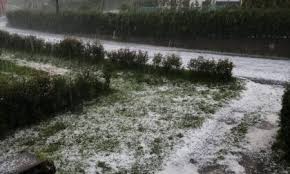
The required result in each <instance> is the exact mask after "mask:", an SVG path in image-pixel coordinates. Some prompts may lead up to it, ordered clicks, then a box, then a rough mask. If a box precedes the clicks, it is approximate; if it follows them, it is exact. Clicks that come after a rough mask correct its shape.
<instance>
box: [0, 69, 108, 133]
mask: <svg viewBox="0 0 290 174" xmlns="http://www.w3.org/2000/svg"><path fill="white" fill-rule="evenodd" d="M0 77H1V78H0V137H2V136H4V135H5V134H6V133H7V132H9V131H11V130H15V129H16V128H19V127H23V126H27V125H29V124H32V123H36V122H39V121H41V120H44V119H47V118H49V117H51V116H53V114H55V113H57V112H61V111H66V110H73V109H75V108H77V107H76V106H79V105H81V104H82V102H83V101H84V100H90V99H92V98H93V97H96V96H97V95H99V94H101V93H102V92H104V91H105V90H107V89H108V84H107V82H105V83H103V82H100V80H98V78H97V77H96V76H95V75H94V74H93V73H90V72H89V71H87V72H84V73H80V74H78V75H76V77H75V78H73V79H65V78H64V77H61V76H53V77H51V76H49V75H45V74H38V75H34V76H33V77H30V78H23V79H22V80H15V79H7V78H10V77H9V76H7V77H6V78H5V77H3V76H2V74H0ZM106 79H107V78H106ZM5 81H6V82H8V81H10V82H9V83H4V82H5Z"/></svg>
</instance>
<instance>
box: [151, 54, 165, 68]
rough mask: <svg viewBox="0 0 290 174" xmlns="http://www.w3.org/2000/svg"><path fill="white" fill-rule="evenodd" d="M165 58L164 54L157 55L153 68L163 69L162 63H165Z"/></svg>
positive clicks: (153, 61)
mask: <svg viewBox="0 0 290 174" xmlns="http://www.w3.org/2000/svg"><path fill="white" fill-rule="evenodd" d="M163 59H164V57H163V55H162V54H160V53H158V54H155V55H154V57H153V60H152V63H153V66H154V67H161V63H162V61H163Z"/></svg>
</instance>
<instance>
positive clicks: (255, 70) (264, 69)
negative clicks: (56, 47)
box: [0, 17, 290, 84]
mask: <svg viewBox="0 0 290 174" xmlns="http://www.w3.org/2000/svg"><path fill="white" fill-rule="evenodd" d="M6 24H7V21H6V18H4V17H1V18H0V30H5V31H8V32H10V33H17V34H20V35H25V36H26V35H33V36H36V37H38V38H42V39H44V40H46V41H49V42H57V41H59V40H61V39H63V38H65V37H67V35H63V34H50V33H44V32H38V31H32V30H22V29H16V28H11V27H7V26H6ZM77 38H78V39H81V40H83V41H84V42H91V41H94V40H95V39H89V38H84V37H77ZM99 41H100V43H101V44H102V45H103V46H104V48H105V50H106V51H112V50H117V49H120V48H129V49H130V50H142V51H147V52H148V55H149V56H150V57H152V56H154V54H156V53H161V54H164V55H168V54H177V55H179V56H180V57H181V58H182V61H183V63H184V65H186V64H187V62H188V61H189V60H190V59H192V58H197V57H199V56H203V57H204V58H207V59H226V58H227V59H230V60H231V61H232V62H233V63H234V64H235V68H234V71H233V73H234V76H236V77H241V78H247V79H250V80H253V81H256V82H260V83H266V84H284V83H286V82H287V81H290V59H289V60H287V59H282V58H281V59H269V58H266V57H265V58H255V57H250V56H242V55H234V54H233V55H229V54H223V53H216V52H208V51H200V50H191V49H181V48H173V47H162V46H154V45H146V44H136V43H124V42H116V41H108V40H99Z"/></svg>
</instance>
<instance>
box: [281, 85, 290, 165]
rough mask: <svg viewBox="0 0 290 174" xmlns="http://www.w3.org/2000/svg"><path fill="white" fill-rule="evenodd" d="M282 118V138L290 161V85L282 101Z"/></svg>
mask: <svg viewBox="0 0 290 174" xmlns="http://www.w3.org/2000/svg"><path fill="white" fill-rule="evenodd" d="M282 106H283V107H282V110H281V114H280V119H281V122H280V123H281V131H280V132H281V138H282V141H284V143H285V147H284V150H285V152H286V154H287V159H288V160H289V161H290V85H288V87H287V89H286V90H285V94H284V96H283V101H282Z"/></svg>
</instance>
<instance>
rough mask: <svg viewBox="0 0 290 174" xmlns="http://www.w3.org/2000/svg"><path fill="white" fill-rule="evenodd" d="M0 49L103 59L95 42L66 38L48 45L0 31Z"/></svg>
mask: <svg viewBox="0 0 290 174" xmlns="http://www.w3.org/2000/svg"><path fill="white" fill-rule="evenodd" d="M0 48H4V49H9V50H13V51H23V52H28V53H31V54H46V55H53V56H57V57H61V58H67V59H68V58H69V59H77V60H81V61H87V62H98V61H102V60H103V59H104V54H105V53H104V48H103V46H102V45H100V44H98V43H97V42H95V43H92V44H83V43H82V42H81V41H79V40H77V39H74V38H66V39H64V40H62V41H60V43H48V42H45V41H44V40H42V39H38V38H36V37H34V36H25V37H24V36H20V35H17V34H9V33H8V32H5V31H0Z"/></svg>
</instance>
